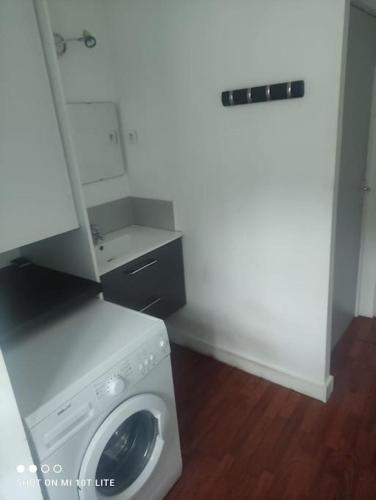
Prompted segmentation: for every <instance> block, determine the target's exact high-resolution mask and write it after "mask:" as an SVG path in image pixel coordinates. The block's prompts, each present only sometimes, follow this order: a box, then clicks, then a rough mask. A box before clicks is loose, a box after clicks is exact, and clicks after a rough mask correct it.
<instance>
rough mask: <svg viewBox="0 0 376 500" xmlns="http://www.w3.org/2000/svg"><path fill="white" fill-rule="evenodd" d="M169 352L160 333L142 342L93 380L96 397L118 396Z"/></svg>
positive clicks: (167, 344)
mask: <svg viewBox="0 0 376 500" xmlns="http://www.w3.org/2000/svg"><path fill="white" fill-rule="evenodd" d="M169 353H170V345H169V342H168V338H167V336H164V335H161V336H160V337H159V338H154V339H152V340H151V341H150V342H148V343H147V344H144V345H143V346H141V347H140V348H139V349H137V350H136V351H135V352H133V353H132V354H131V355H129V356H128V357H127V358H125V359H123V360H122V361H121V362H120V363H118V364H117V365H116V366H114V367H113V368H112V369H111V370H110V371H108V372H107V373H106V374H105V375H103V376H101V377H100V378H99V379H97V380H96V381H95V382H94V384H93V387H94V391H95V395H96V397H97V399H98V400H105V399H107V398H109V397H110V398H111V397H116V396H119V395H120V394H122V393H123V392H124V391H125V390H126V389H127V387H128V386H129V385H131V384H134V383H135V382H137V381H138V380H141V379H142V378H143V377H144V376H145V375H147V374H148V373H149V372H150V370H152V369H153V368H154V367H155V366H157V364H158V363H160V361H161V360H162V359H163V358H165V357H166V356H167V355H168V354H169Z"/></svg>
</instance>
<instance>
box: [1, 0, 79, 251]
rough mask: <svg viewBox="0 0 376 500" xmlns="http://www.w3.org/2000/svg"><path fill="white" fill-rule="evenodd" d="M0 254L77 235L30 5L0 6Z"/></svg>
mask: <svg viewBox="0 0 376 500" xmlns="http://www.w3.org/2000/svg"><path fill="white" fill-rule="evenodd" d="M0 61H1V78H0V234H1V238H0V253H1V252H5V251H6V250H10V249H12V248H17V247H19V246H21V245H25V244H27V243H32V242H34V241H38V240H41V239H44V238H47V237H49V236H53V235H56V234H59V233H63V232H65V231H69V230H72V229H75V228H78V226H79V224H78V220H77V215H76V210H75V205H74V200H73V194H72V189H71V184H70V179H69V175H68V170H67V165H66V160H65V154H64V149H63V145H62V140H61V136H60V130H59V125H58V121H57V117H56V111H55V106H54V100H53V96H52V91H51V87H50V82H49V76H48V72H47V67H46V63H45V59H44V53H43V47H42V42H41V39H40V34H39V30H38V24H37V19H36V15H35V11H34V4H33V2H32V1H31V0H16V1H15V0H2V1H1V2H0Z"/></svg>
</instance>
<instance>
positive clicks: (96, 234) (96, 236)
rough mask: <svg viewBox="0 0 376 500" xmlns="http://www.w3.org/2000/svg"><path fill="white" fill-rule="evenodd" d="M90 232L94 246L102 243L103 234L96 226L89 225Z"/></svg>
mask: <svg viewBox="0 0 376 500" xmlns="http://www.w3.org/2000/svg"><path fill="white" fill-rule="evenodd" d="M90 230H91V236H92V238H93V243H94V245H98V243H99V242H100V241H104V234H103V233H102V231H101V229H100V227H99V226H98V224H90Z"/></svg>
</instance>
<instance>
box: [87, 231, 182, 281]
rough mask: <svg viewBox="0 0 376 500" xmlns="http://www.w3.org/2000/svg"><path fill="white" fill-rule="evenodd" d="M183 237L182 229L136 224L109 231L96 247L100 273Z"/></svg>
mask: <svg viewBox="0 0 376 500" xmlns="http://www.w3.org/2000/svg"><path fill="white" fill-rule="evenodd" d="M181 237H182V233H181V232H180V231H167V230H165V229H157V228H152V227H145V226H136V225H132V226H127V227H125V228H123V229H119V230H118V231H114V232H112V233H107V234H106V237H105V240H104V241H101V242H99V243H98V244H97V245H95V247H94V248H95V254H96V259H97V264H98V269H99V274H100V275H103V274H105V273H108V272H110V271H112V270H113V269H116V268H117V267H119V266H122V265H124V264H127V263H128V262H131V261H132V260H134V259H136V258H138V257H141V256H142V255H145V254H147V253H148V252H151V251H152V250H155V249H156V248H159V247H160V246H162V245H165V244H166V243H169V242H170V241H173V240H175V239H177V238H181Z"/></svg>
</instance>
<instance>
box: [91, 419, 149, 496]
mask: <svg viewBox="0 0 376 500" xmlns="http://www.w3.org/2000/svg"><path fill="white" fill-rule="evenodd" d="M157 436H158V421H157V419H156V418H155V417H154V415H152V414H151V413H150V412H149V411H145V410H143V411H139V412H137V413H134V414H133V415H132V416H130V417H129V418H127V419H126V420H125V421H124V422H123V423H122V424H121V425H120V426H119V427H118V428H117V429H116V431H115V432H114V433H113V435H112V436H111V438H110V439H109V441H108V442H107V445H106V446H105V448H104V450H103V452H102V455H101V458H100V460H99V462H98V466H97V471H96V479H97V484H98V486H97V487H96V488H97V490H98V492H99V493H100V494H101V495H103V496H106V497H112V496H115V495H118V494H119V493H121V492H122V491H125V490H126V489H127V488H128V487H129V486H130V485H131V484H132V483H133V482H134V481H135V480H136V479H137V478H138V476H139V475H140V474H141V473H142V471H143V470H144V469H145V467H146V465H147V463H148V462H149V460H150V457H151V455H152V453H153V450H154V446H155V442H156V439H157ZM103 479H113V480H114V486H110V485H107V484H106V482H105V481H101V480H103Z"/></svg>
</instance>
